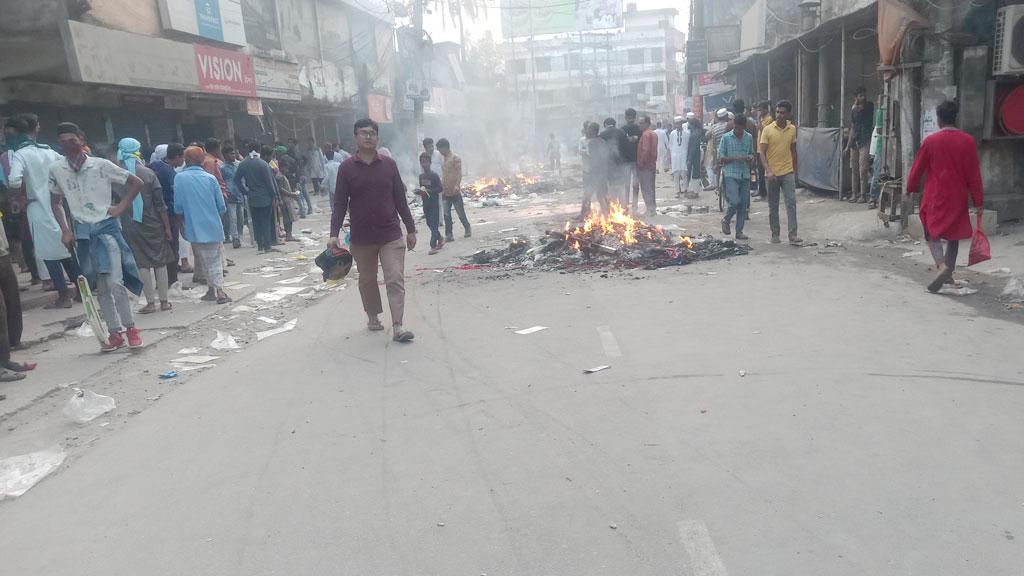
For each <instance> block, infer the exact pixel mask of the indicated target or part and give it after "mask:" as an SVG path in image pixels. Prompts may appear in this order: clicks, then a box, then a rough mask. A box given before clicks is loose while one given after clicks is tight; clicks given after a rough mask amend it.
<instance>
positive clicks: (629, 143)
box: [619, 108, 642, 212]
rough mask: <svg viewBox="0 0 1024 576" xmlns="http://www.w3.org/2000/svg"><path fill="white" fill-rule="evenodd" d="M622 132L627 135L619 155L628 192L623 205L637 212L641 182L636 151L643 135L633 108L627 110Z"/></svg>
mask: <svg viewBox="0 0 1024 576" xmlns="http://www.w3.org/2000/svg"><path fill="white" fill-rule="evenodd" d="M622 132H623V133H624V134H625V135H626V137H625V138H624V139H623V140H622V141H621V142H622V148H621V150H619V153H620V154H621V155H622V161H623V166H624V170H625V178H626V191H625V197H624V201H623V203H622V205H623V206H630V205H631V206H632V207H633V211H634V212H636V211H637V209H638V208H639V204H640V180H639V178H637V172H636V149H637V146H638V145H639V144H640V134H641V133H642V130H641V129H640V125H639V124H637V123H636V110H634V109H632V108H627V109H626V125H625V126H623V127H622ZM630 190H632V191H633V200H632V204H630V199H629V192H630Z"/></svg>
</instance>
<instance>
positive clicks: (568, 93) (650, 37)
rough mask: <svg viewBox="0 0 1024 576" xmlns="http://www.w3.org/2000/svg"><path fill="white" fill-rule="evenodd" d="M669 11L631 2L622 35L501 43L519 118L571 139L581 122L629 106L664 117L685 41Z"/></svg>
mask: <svg viewBox="0 0 1024 576" xmlns="http://www.w3.org/2000/svg"><path fill="white" fill-rule="evenodd" d="M676 14H677V11H676V10H675V9H674V8H666V9H659V10H637V9H636V6H635V5H634V4H630V5H629V6H628V7H627V10H626V12H625V14H624V18H623V22H624V28H623V29H622V30H613V31H601V32H596V31H595V32H578V33H574V34H561V35H556V36H550V37H546V38H534V39H533V40H529V39H524V38H518V39H515V40H514V41H512V40H508V41H506V42H505V45H504V57H505V63H506V64H505V72H506V85H507V86H508V88H509V90H510V91H511V92H512V94H513V95H514V97H515V100H516V102H517V103H518V104H519V112H520V114H521V117H522V118H523V119H524V121H525V122H535V123H536V126H537V127H538V130H539V131H542V132H545V133H546V132H552V131H553V132H559V133H561V134H570V135H571V134H575V135H577V136H578V133H579V129H580V125H581V124H582V122H583V120H585V119H591V120H600V119H602V118H604V117H606V116H614V117H618V118H621V116H622V112H623V110H625V109H626V108H629V107H633V108H636V109H637V110H639V111H642V112H644V113H648V114H650V115H652V116H656V117H659V118H668V117H671V116H672V115H673V114H674V113H675V112H676V108H675V98H674V94H675V93H676V92H677V84H678V83H679V78H680V77H679V66H678V64H677V58H676V55H677V54H679V53H681V52H682V50H683V46H684V43H685V35H684V34H683V32H682V31H680V30H677V29H676V28H675V27H674V26H673V24H672V21H673V18H674V17H675V16H676Z"/></svg>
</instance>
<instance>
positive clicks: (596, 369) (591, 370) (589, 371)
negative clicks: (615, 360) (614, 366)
mask: <svg viewBox="0 0 1024 576" xmlns="http://www.w3.org/2000/svg"><path fill="white" fill-rule="evenodd" d="M609 368H611V366H609V365H607V364H602V365H601V366H594V367H593V368H587V369H586V370H584V371H583V373H584V374H593V373H594V372H600V371H602V370H607V369H609Z"/></svg>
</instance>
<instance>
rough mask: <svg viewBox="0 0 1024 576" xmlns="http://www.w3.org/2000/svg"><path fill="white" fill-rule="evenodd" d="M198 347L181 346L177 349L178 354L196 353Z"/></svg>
mask: <svg viewBox="0 0 1024 576" xmlns="http://www.w3.org/2000/svg"><path fill="white" fill-rule="evenodd" d="M198 353H199V348H182V349H181V350H178V354H198Z"/></svg>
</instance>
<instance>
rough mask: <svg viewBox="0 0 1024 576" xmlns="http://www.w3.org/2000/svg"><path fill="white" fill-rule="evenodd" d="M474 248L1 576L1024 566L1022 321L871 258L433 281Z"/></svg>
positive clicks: (303, 340)
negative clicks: (402, 314) (389, 323)
mask: <svg viewBox="0 0 1024 576" xmlns="http://www.w3.org/2000/svg"><path fill="white" fill-rule="evenodd" d="M495 214H500V213H499V212H497V211H495V212H489V213H487V214H486V217H488V218H495V219H497V217H496V216H495ZM524 214H525V211H524ZM501 217H502V218H504V220H502V221H500V222H498V224H497V225H496V226H506V225H508V223H509V219H511V218H513V217H515V216H514V215H509V216H501ZM711 222H713V216H712V217H709V218H708V219H706V221H704V224H703V226H704V227H709V226H711V224H710V223H711ZM519 225H520V226H522V227H523V228H529V225H528V224H527V223H526V222H525V221H523V222H520V223H519ZM763 225H764V224H763V222H759V221H757V220H755V221H754V222H753V223H752V228H751V232H750V233H751V235H752V236H754V235H755V234H760V235H761V236H762V237H763V236H764V231H763V229H762V228H763ZM496 226H495V228H492V230H496V229H497V227H496ZM537 226H538V227H540V226H542V225H541V224H538V225H537ZM477 236H478V237H479V238H480V239H483V240H485V242H486V241H487V240H489V239H491V238H498V237H499V236H500V235H499V234H497V233H496V232H491V233H490V234H488V232H487V230H486V227H480V228H479V229H478V234H477ZM756 237H757V236H755V238H756ZM476 247H477V244H475V243H473V242H467V241H464V240H460V241H458V242H456V243H455V244H454V245H452V251H450V252H448V253H447V254H445V255H443V256H438V257H428V256H426V255H425V254H423V253H422V252H420V253H415V254H413V255H412V256H411V262H410V266H409V268H410V269H415V268H427V269H425V270H422V271H420V272H418V273H414V274H413V275H412V278H411V280H410V285H409V299H408V306H407V325H408V327H409V328H411V329H413V330H415V331H416V333H417V340H416V343H414V344H412V345H406V346H401V345H397V344H393V343H391V342H390V340H388V339H387V336H386V335H382V334H369V333H367V332H365V331H364V330H363V329H362V326H363V323H364V318H363V315H362V312H361V309H360V304H359V302H358V298H357V294H356V291H355V290H354V285H353V286H350V290H347V291H343V292H340V293H334V294H330V295H329V296H327V297H325V298H323V299H322V300H320V301H319V302H317V303H316V304H315V305H313V306H312V307H310V308H309V309H307V310H306V311H305V312H303V313H302V314H301V315H300V316H299V321H298V325H297V328H296V329H295V331H294V332H292V333H289V334H287V335H281V336H275V337H273V338H270V339H268V340H265V341H263V342H261V343H259V344H258V345H254V346H251V347H249V348H247V349H246V350H244V351H242V352H240V353H238V354H236V355H235V356H233V357H232V358H230V361H228V362H224V363H222V365H221V366H219V367H217V368H216V369H213V370H210V371H208V372H206V373H204V374H202V375H200V376H196V377H194V378H193V379H191V380H190V381H189V382H188V384H187V385H185V386H182V387H180V388H178V389H176V390H175V391H174V392H173V393H172V394H167V395H166V396H165V397H164V398H163V399H161V400H160V401H159V402H156V403H155V405H154V406H153V407H151V408H149V409H148V410H145V411H144V412H142V413H141V414H139V415H138V416H136V417H134V418H132V419H130V420H129V421H128V423H127V424H126V425H124V426H123V427H121V428H120V429H119V430H117V431H115V433H112V434H110V435H109V436H107V437H104V438H102V439H101V440H99V441H97V442H95V443H94V444H93V445H92V447H91V448H89V449H88V450H85V451H82V452H81V453H80V454H79V455H78V456H77V457H76V458H74V459H73V460H72V461H71V463H70V464H69V465H68V466H66V468H65V469H63V470H61V471H60V472H59V473H58V474H56V475H54V476H53V477H51V478H48V479H46V480H45V481H43V482H42V483H41V484H39V485H38V486H36V487H35V488H33V489H32V491H30V492H29V493H28V494H26V495H25V496H23V497H22V498H20V499H17V500H14V501H9V502H5V503H3V505H2V506H0V516H2V521H0V558H2V563H3V566H4V571H5V572H6V573H11V574H22V573H24V574H147V575H159V574H169V575H170V574H216V575H229V574H238V575H272V574H273V575H294V574H303V575H313V574H324V575H337V574H346V575H347V574H353V575H371V574H372V575H378V574H379V575H391V574H393V575H413V574H415V575H419V574H423V575H433V574H438V575H454V574H468V575H472V576H475V575H477V574H487V575H488V576H494V575H516V576H521V575H546V574H588V575H597V574H607V575H615V576H620V575H622V574H637V575H652V576H653V575H664V574H683V575H694V576H719V575H725V574H733V575H739V574H830V575H847V574H848V575H851V576H853V575H856V576H861V575H863V574H893V575H896V574H901V575H902V574H928V575H931V576H939V575H949V576H961V575H963V574H1020V573H1022V571H1024V549H1022V541H1024V518H1022V511H1024V491H1022V489H1021V486H1022V483H1021V482H1020V481H1018V480H1017V479H1019V478H1021V477H1024V461H1022V459H1021V458H1019V454H1020V446H1021V438H1024V420H1022V419H1021V417H1020V414H1021V413H1024V365H1022V363H1021V362H1020V360H1019V356H1020V342H1022V341H1024V339H1022V328H1021V325H1020V324H1019V323H1017V322H1011V321H1007V320H1005V319H1003V318H1000V317H998V315H996V314H993V313H991V312H990V311H986V310H982V309H976V308H972V307H970V306H969V305H968V304H967V303H964V301H963V300H957V299H954V298H948V297H937V296H930V295H926V294H925V293H924V292H923V290H922V287H921V283H920V281H919V278H917V277H908V276H905V275H903V274H901V273H897V272H895V271H889V270H882V269H881V268H883V266H880V265H875V264H873V263H872V262H870V261H868V260H867V259H866V258H865V257H864V255H863V254H860V253H858V252H857V251H856V250H853V249H851V250H850V251H849V252H844V253H840V254H834V255H828V256H826V257H821V256H819V255H816V254H814V253H812V252H809V251H799V250H796V249H792V248H789V247H785V246H783V247H777V248H776V247H769V246H767V245H762V244H761V243H760V242H759V243H757V248H758V250H757V253H756V254H755V255H752V256H748V257H743V258H737V259H733V260H729V261H722V262H714V263H701V264H695V265H692V266H689V267H686V268H680V269H668V270H661V271H652V272H648V271H642V272H635V273H616V274H610V275H609V277H608V278H603V277H601V276H600V275H599V274H567V275H561V274H557V273H540V272H533V273H527V274H518V273H513V274H510V275H508V276H507V277H497V278H495V277H494V275H493V274H480V273H476V272H452V271H450V272H445V273H435V272H433V271H432V270H429V268H435V267H438V268H439V263H440V262H442V261H451V260H452V259H453V257H454V256H455V254H456V253H458V252H460V251H461V252H463V253H467V252H470V251H472V250H474V249H475V248H476ZM897 261H898V258H897ZM712 272H713V273H714V274H712ZM353 284H354V283H353ZM533 325H544V326H548V327H549V328H548V330H545V331H542V332H537V333H535V334H531V335H527V336H521V335H516V334H514V333H512V331H511V330H508V329H506V327H509V326H517V327H528V326H533ZM600 364H610V365H611V366H612V368H611V369H609V370H606V371H603V372H600V373H597V374H592V375H584V374H583V373H582V369H584V368H587V367H591V366H595V365H600Z"/></svg>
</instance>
